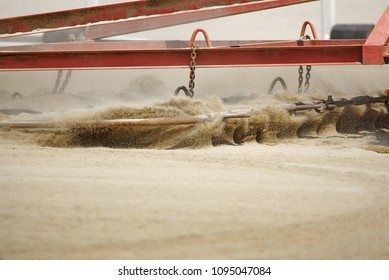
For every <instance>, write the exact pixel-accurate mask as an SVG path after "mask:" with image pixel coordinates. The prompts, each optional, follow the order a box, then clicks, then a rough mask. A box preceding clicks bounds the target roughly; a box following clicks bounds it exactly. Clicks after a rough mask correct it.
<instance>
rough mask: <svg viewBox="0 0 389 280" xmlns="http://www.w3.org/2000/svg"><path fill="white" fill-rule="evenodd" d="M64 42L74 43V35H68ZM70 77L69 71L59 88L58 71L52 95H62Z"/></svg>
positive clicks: (59, 78) (60, 71)
mask: <svg viewBox="0 0 389 280" xmlns="http://www.w3.org/2000/svg"><path fill="white" fill-rule="evenodd" d="M66 41H67V42H72V41H76V34H73V33H71V34H68V38H67V40H66ZM71 76H72V70H69V71H68V73H67V74H66V76H65V80H64V81H63V83H62V86H61V88H59V84H60V83H61V77H62V70H58V74H57V80H56V81H55V86H54V89H53V92H52V93H53V94H62V93H64V91H65V88H66V86H67V85H68V83H69V79H70V77H71ZM58 88H59V90H58Z"/></svg>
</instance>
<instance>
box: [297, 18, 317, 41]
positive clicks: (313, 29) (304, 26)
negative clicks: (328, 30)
mask: <svg viewBox="0 0 389 280" xmlns="http://www.w3.org/2000/svg"><path fill="white" fill-rule="evenodd" d="M307 26H309V27H310V28H311V32H312V36H313V39H314V40H317V39H319V37H318V36H317V33H316V29H315V26H314V25H313V23H312V22H310V21H306V22H304V24H303V26H302V28H301V32H300V38H302V37H304V36H305V35H306V29H307Z"/></svg>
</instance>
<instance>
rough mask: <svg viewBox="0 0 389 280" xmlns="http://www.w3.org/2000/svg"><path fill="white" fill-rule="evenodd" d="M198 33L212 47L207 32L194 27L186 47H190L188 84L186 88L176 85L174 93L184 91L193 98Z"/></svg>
mask: <svg viewBox="0 0 389 280" xmlns="http://www.w3.org/2000/svg"><path fill="white" fill-rule="evenodd" d="M198 33H202V34H203V35H204V38H205V42H206V44H207V47H209V48H212V44H211V41H210V40H209V37H208V34H207V32H206V31H205V30H204V29H196V30H195V31H194V32H193V33H192V36H191V38H190V40H189V45H188V48H191V53H190V58H191V60H190V63H189V69H190V72H189V85H188V88H186V87H185V86H180V87H178V88H177V89H176V90H175V92H174V95H176V96H177V95H178V94H179V92H180V91H184V93H185V95H186V96H188V97H190V98H193V96H194V88H195V85H196V84H195V79H196V58H197V49H198V48H199V45H198V44H196V43H195V40H196V36H197V34H198Z"/></svg>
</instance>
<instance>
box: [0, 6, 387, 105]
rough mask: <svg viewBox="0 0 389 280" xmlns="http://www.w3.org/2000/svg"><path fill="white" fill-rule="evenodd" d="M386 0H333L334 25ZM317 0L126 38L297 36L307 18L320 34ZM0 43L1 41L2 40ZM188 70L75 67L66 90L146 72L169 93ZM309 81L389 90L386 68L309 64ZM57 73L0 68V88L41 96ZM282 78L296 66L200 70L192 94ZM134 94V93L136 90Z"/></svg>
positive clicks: (293, 81)
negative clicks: (198, 34)
mask: <svg viewBox="0 0 389 280" xmlns="http://www.w3.org/2000/svg"><path fill="white" fill-rule="evenodd" d="M118 2H126V1H124V0H123V1H108V0H99V1H96V0H86V1H82V0H67V1H60V0H51V1H46V0H34V1H28V0H0V6H1V9H0V17H1V18H7V17H15V16H20V15H27V14H34V13H43V12H49V11H56V10H64V9H73V8H79V7H85V6H91V5H96V4H110V3H118ZM388 4H389V3H388V1H387V0H374V1H371V0H337V1H335V15H334V23H336V24H339V23H353V24H356V23H363V24H375V23H376V22H377V21H378V19H379V18H380V16H381V14H382V13H383V11H384V10H385V8H386V7H387V6H388ZM321 10H322V3H321V1H317V2H311V3H306V4H300V5H295V6H289V7H282V8H277V9H271V10H265V11H259V12H254V13H249V14H244V15H238V16H232V17H227V18H220V19H213V20H207V21H201V22H197V23H191V24H184V25H180V26H175V27H169V28H161V29H157V30H153V31H147V32H140V33H134V34H131V35H129V36H130V38H137V39H158V40H172V39H175V40H188V39H189V38H190V36H191V34H192V32H193V30H194V29H196V28H199V27H200V28H204V29H205V30H206V31H207V32H208V34H209V36H210V38H211V40H212V39H213V40H218V39H253V40H262V39H263V40H268V39H276V40H278V39H279V40H282V39H292V40H294V39H298V38H299V33H300V29H301V25H302V23H303V22H304V21H306V20H309V21H311V22H313V23H314V24H315V26H316V29H317V31H318V34H320V35H319V36H321V38H322V36H323V35H322V31H323V24H322V13H321ZM0 44H1V42H0ZM188 72H189V70H188V69H147V70H135V69H128V70H104V71H103V70H91V71H80V70H78V71H73V74H72V77H71V80H70V82H69V84H68V87H67V88H66V92H65V93H67V94H73V95H77V94H80V93H83V92H89V93H90V94H93V93H96V92H99V94H104V93H107V94H108V95H109V94H111V93H117V92H121V91H129V90H130V89H131V87H132V86H133V82H134V81H136V80H137V79H138V80H139V79H140V78H141V77H143V76H144V75H148V76H152V77H155V78H156V79H157V80H158V81H160V82H161V83H163V85H164V86H163V87H161V91H160V92H158V94H160V95H161V97H162V98H164V97H166V96H171V95H172V93H173V91H174V89H175V88H176V87H177V86H179V85H187V83H188V74H189V73H188ZM311 74H312V83H316V85H317V86H319V87H320V86H323V85H325V87H326V88H332V89H336V90H341V91H350V92H354V91H359V92H361V91H370V90H381V89H384V88H389V79H388V78H389V66H382V67H381V66H378V67H377V66H340V67H332V66H331V67H329V66H326V67H313V69H312V73H311ZM56 76H57V72H56V71H3V72H0V92H3V93H7V94H9V93H12V92H16V91H17V92H20V93H21V95H22V96H29V95H33V94H35V95H36V94H44V93H45V92H46V93H47V92H48V91H50V90H51V89H52V88H53V86H54V83H55V79H56ZM276 76H282V77H283V78H284V79H285V81H286V82H287V84H288V87H289V88H290V89H297V78H298V72H297V67H260V68H219V69H198V70H197V73H196V96H197V97H201V96H208V95H217V96H231V95H236V94H250V93H253V92H266V91H267V89H268V87H269V85H270V83H271V81H272V80H273V78H274V77H276ZM134 94H136V93H134Z"/></svg>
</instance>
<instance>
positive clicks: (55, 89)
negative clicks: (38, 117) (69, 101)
mask: <svg viewBox="0 0 389 280" xmlns="http://www.w3.org/2000/svg"><path fill="white" fill-rule="evenodd" d="M61 77H62V70H58V72H57V79H56V80H55V86H54V88H53V91H52V93H53V94H57V93H58V88H59V83H60V82H61Z"/></svg>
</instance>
